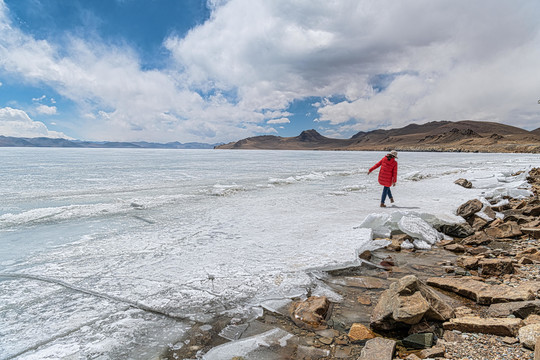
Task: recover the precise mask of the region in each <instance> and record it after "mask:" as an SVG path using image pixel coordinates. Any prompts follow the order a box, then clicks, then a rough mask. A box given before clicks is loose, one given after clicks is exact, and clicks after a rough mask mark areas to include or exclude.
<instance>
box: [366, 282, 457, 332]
mask: <svg viewBox="0 0 540 360" xmlns="http://www.w3.org/2000/svg"><path fill="white" fill-rule="evenodd" d="M453 316H454V311H453V309H452V307H451V306H449V305H448V304H447V303H446V302H444V301H443V300H442V298H441V297H440V296H439V295H438V294H437V293H436V292H435V291H434V290H432V289H431V288H430V287H429V286H427V285H425V284H424V283H423V282H421V281H420V280H418V278H417V277H416V276H414V275H408V276H405V277H403V278H401V279H400V280H399V281H397V282H395V283H392V284H391V285H390V287H389V288H388V289H387V290H385V291H384V292H383V293H382V294H381V296H380V298H379V302H378V303H377V305H376V306H375V309H374V310H373V313H372V314H371V327H372V328H374V329H379V330H391V329H394V328H399V327H405V326H410V325H413V324H417V323H419V322H420V321H422V320H435V321H445V320H448V319H450V318H452V317H453Z"/></svg>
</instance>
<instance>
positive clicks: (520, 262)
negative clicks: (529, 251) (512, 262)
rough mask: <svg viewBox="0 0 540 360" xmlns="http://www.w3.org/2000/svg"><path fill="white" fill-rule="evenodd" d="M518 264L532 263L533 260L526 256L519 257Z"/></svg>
mask: <svg viewBox="0 0 540 360" xmlns="http://www.w3.org/2000/svg"><path fill="white" fill-rule="evenodd" d="M518 264H519V265H530V264H534V260H533V259H530V258H528V257H522V258H521V259H519V261H518Z"/></svg>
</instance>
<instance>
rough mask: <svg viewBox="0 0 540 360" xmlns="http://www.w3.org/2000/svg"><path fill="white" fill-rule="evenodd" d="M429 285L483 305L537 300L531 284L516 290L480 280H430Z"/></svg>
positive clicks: (437, 278)
mask: <svg viewBox="0 0 540 360" xmlns="http://www.w3.org/2000/svg"><path fill="white" fill-rule="evenodd" d="M427 284H428V285H430V286H434V287H438V288H441V289H444V290H448V291H452V292H455V293H456V294H459V295H461V296H465V297H467V298H469V299H472V300H474V301H476V302H477V303H479V304H482V305H489V304H493V303H501V302H511V301H525V300H533V299H534V298H535V295H534V294H535V293H534V292H533V291H532V289H531V286H532V285H530V284H529V285H525V284H521V285H520V286H517V287H515V288H514V287H510V286H508V285H488V284H486V283H484V282H481V281H478V280H472V279H465V278H450V277H448V278H439V277H433V278H429V279H428V280H427Z"/></svg>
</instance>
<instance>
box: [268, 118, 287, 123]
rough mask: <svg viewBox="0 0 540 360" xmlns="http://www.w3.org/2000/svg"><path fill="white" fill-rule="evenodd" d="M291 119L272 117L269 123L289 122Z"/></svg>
mask: <svg viewBox="0 0 540 360" xmlns="http://www.w3.org/2000/svg"><path fill="white" fill-rule="evenodd" d="M290 122H291V121H290V120H289V119H287V118H280V119H272V120H268V121H267V122H266V123H267V124H289V123H290Z"/></svg>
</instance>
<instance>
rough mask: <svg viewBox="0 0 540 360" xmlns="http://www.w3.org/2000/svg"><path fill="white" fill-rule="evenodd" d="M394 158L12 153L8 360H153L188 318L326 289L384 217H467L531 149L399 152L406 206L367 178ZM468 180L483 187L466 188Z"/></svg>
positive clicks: (7, 157) (1, 175)
mask: <svg viewBox="0 0 540 360" xmlns="http://www.w3.org/2000/svg"><path fill="white" fill-rule="evenodd" d="M383 155H384V153H381V152H315V151H311V152H307V151H226V150H219V151H217V150H141V149H136V150H135V149H56V148H2V149H1V151H0V198H1V201H0V324H1V326H0V359H11V358H17V359H48V358H51V359H57V358H60V357H65V358H69V359H78V358H95V359H123V358H130V359H148V358H151V357H152V356H155V355H156V354H158V353H159V352H160V351H162V350H164V349H165V348H166V347H167V344H171V343H174V342H176V341H178V340H180V339H181V337H182V334H183V333H184V332H185V331H186V330H187V329H188V328H189V326H190V320H197V321H203V322H204V321H209V320H210V319H211V317H212V316H213V315H215V314H219V313H223V312H227V313H228V314H236V313H238V314H248V313H250V312H255V313H256V312H257V309H258V308H259V306H260V305H261V304H262V303H263V302H264V301H265V300H267V299H282V298H289V297H292V296H302V295H304V294H305V293H306V291H307V289H311V290H313V293H315V294H317V293H321V294H323V293H325V291H326V289H325V288H324V287H323V286H322V285H321V284H320V283H319V282H318V281H317V280H316V277H314V276H312V274H313V273H314V272H317V271H320V270H321V269H327V268H334V267H342V266H346V265H347V264H354V263H356V262H357V261H358V260H357V251H358V250H359V249H360V248H362V247H363V246H366V245H367V244H369V243H370V242H371V241H372V231H371V230H370V229H360V228H357V227H358V225H359V224H360V223H362V221H363V220H364V219H365V218H366V217H367V216H368V215H370V214H377V213H386V214H401V215H400V216H402V215H403V214H411V213H412V214H416V215H418V216H421V217H423V218H426V219H429V218H437V219H440V220H441V221H456V217H455V216H454V215H453V211H454V210H455V208H457V206H459V205H460V204H461V203H463V202H464V201H466V200H469V199H471V198H474V197H482V196H484V195H486V194H504V193H505V192H507V191H511V190H516V191H521V189H520V188H521V187H523V182H524V176H520V177H510V176H509V175H510V174H511V173H513V172H515V171H517V170H527V169H529V168H530V167H532V166H540V157H539V156H538V155H537V154H536V155H525V154H465V153H405V152H404V153H400V154H399V159H398V163H399V171H398V184H397V186H396V187H395V188H392V192H393V194H394V198H395V200H396V203H395V204H393V205H394V206H393V207H389V208H386V209H381V208H379V202H380V194H381V190H382V187H381V186H380V185H378V183H377V174H376V173H378V170H377V171H376V173H373V174H371V175H369V176H368V175H367V170H368V169H369V168H370V167H371V166H372V165H373V164H375V163H376V162H377V161H378V160H380V159H381V158H382V156H383ZM461 177H464V178H467V179H469V180H471V181H472V182H473V184H474V186H475V188H473V189H464V188H462V187H460V186H457V185H455V184H453V182H454V181H455V180H456V179H458V178H461Z"/></svg>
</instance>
